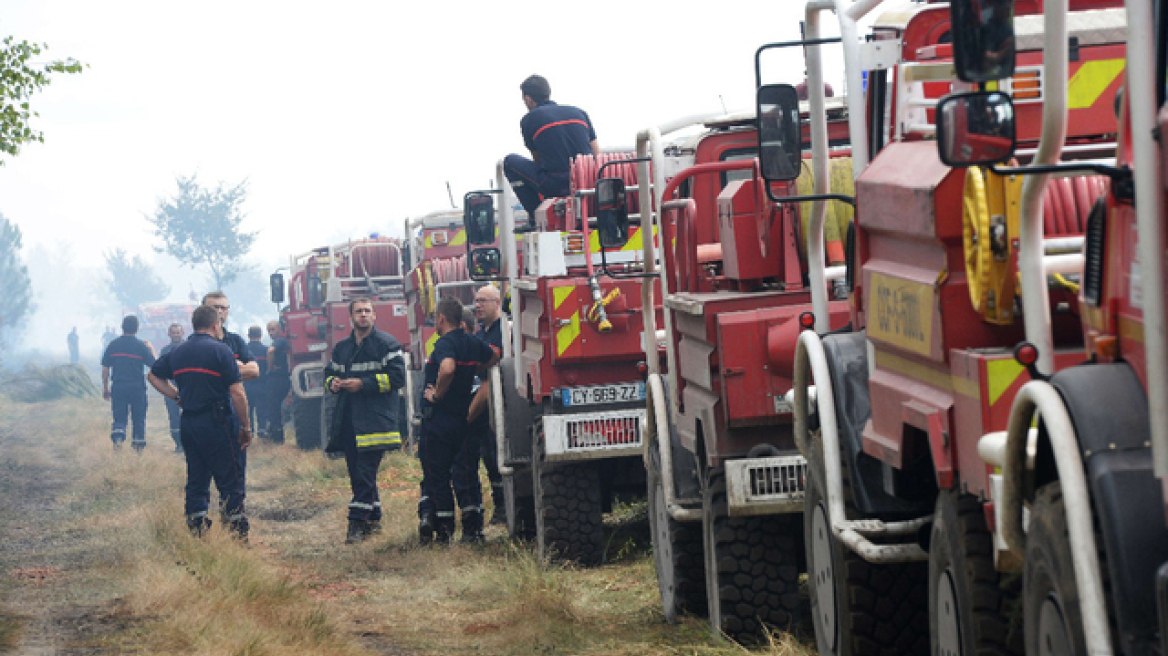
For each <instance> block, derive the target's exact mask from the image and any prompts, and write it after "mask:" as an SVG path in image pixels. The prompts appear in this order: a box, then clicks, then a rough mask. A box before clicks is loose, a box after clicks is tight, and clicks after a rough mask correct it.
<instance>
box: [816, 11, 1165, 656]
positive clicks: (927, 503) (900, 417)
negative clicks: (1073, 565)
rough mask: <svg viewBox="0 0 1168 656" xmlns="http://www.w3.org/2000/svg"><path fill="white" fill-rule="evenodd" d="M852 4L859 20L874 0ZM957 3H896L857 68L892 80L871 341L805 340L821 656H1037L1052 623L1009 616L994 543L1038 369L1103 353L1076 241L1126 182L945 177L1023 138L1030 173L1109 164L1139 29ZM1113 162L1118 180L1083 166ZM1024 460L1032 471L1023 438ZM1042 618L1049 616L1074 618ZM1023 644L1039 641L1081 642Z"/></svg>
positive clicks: (866, 305)
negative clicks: (1088, 347)
mask: <svg viewBox="0 0 1168 656" xmlns="http://www.w3.org/2000/svg"><path fill="white" fill-rule="evenodd" d="M830 4H832V3H818V4H817V5H816V6H815V7H814V8H810V7H811V5H809V12H811V11H813V10H818V9H822V8H827V7H826V6H824V5H830ZM836 4H839V5H840V6H837V7H835V9H836V11H837V12H838V14H839V15H840V16H841V19H842V20H841V23H847V22H850V21H855V20H857V19H859V18H860V17H862V15H863V13H864V12H866V11H868V10H870V9H871V8H872V6H873V5H874V4H876V3H856V4H855V5H848V4H843V3H836ZM958 4H961V5H962V6H961V7H960V8H958V7H957V5H956V4H955V5H954V6H955V8H956V9H957V10H958V11H961V10H965V11H966V12H967V13H966V14H965V15H964V16H956V17H954V18H952V19H951V18H950V16H949V12H948V8H947V7H945V6H944V5H915V6H913V7H910V8H903V7H898V8H896V10H895V11H889V12H888V13H886V14H885V18H878V19H877V21H876V23H875V26H874V29H873V33H874V34H873V38H872V39H871V40H869V41H867V42H865V43H864V44H863V46H860V47H858V48H857V49H856V51H855V52H854V53H853V59H852V61H849V64H848V75H849V78H850V80H853V81H852V82H850V83H849V86H851V87H855V86H859V84H858V83H859V82H860V80H859V79H858V78H859V77H860V73H861V71H864V70H867V71H878V72H874V73H869V77H868V80H867V92H868V97H869V99H870V102H869V103H868V108H869V112H868V116H869V120H868V122H867V124H866V125H862V126H860V127H861V129H864V130H867V129H869V128H870V130H871V131H870V132H869V134H870V135H876V134H878V133H880V132H883V134H886V135H887V137H881V138H877V137H875V136H872V138H871V140H869V139H868V138H864V139H863V141H864V142H865V143H870V144H872V146H873V150H874V151H876V154H875V156H874V157H873V159H872V161H871V163H870V164H869V165H868V166H867V167H865V168H864V169H863V171H862V172H861V173H860V174H859V176H858V178H857V180H856V207H857V211H856V220H855V239H854V243H853V245H852V248H851V250H852V252H853V253H854V256H853V257H854V259H853V261H852V263H851V264H850V267H851V269H852V270H853V275H852V276H851V279H852V280H853V284H852V286H851V287H852V296H851V300H852V308H851V314H852V316H851V323H852V330H851V331H846V332H840V333H837V334H830V335H828V334H826V331H825V330H824V329H823V328H822V327H821V326H820V324H819V321H818V319H819V317H818V316H816V320H817V321H816V330H815V331H810V330H809V331H806V332H804V333H802V334H801V335H800V337H799V341H798V348H797V351H796V366H795V372H794V373H795V386H794V398H793V400H794V406H795V408H794V409H795V438H796V441H797V442H798V443H799V448H800V450H801V451H802V452H803V453H804V454H805V455H806V457H807V460H808V476H807V479H806V487H807V491H806V496H805V510H804V531H805V539H806V548H807V560H808V581H809V584H810V588H811V608H812V619H813V622H814V626H815V632H816V637H817V641H818V645H819V652H820V653H821V654H829V653H836V654H868V653H873V654H875V653H885V652H886V650H890V649H891V650H894V651H896V652H897V653H926V652H929V651H931V652H932V653H946V654H947V653H954V654H973V653H1000V654H1009V653H1021V648H1022V640H1021V637H1022V632H1021V631H1019V630H1018V626H1019V624H1022V623H1024V624H1025V632H1026V634H1027V635H1028V636H1029V634H1030V633H1031V629H1032V624H1037V623H1039V622H1035V621H1033V620H1035V619H1037V615H1036V616H1035V617H1032V613H1031V609H1030V605H1031V604H1030V599H1029V596H1027V600H1026V601H1027V611H1026V613H1025V618H1024V619H1025V622H1020V620H1021V619H1022V617H1021V615H1015V614H1013V613H1014V611H1013V609H1014V608H1016V607H1017V605H1016V602H1017V600H1018V583H1019V580H1018V577H1016V576H1013V574H1014V573H1017V572H1019V571H1021V570H1022V560H1021V559H1020V558H1018V557H1017V554H1014V553H1012V552H1011V551H1010V550H1009V549H1008V548H1007V546H1006V545H1007V543H1006V542H1004V541H1002V540H1001V539H996V538H995V534H994V532H993V531H994V528H995V527H1001V526H1002V525H1003V524H1002V522H1003V517H1002V513H1003V512H1005V511H1006V510H1007V508H1005V507H1003V506H1005V505H1006V504H1005V502H1006V501H1008V500H1011V498H1012V497H1010V495H1009V494H1007V493H1005V491H1004V488H1008V487H1010V486H1009V485H1008V484H1006V483H1005V481H1004V476H1005V472H1002V473H998V472H997V470H996V469H995V467H1000V466H1001V464H1002V463H1001V453H1002V451H1003V450H1004V447H1002V443H1003V441H1004V439H1005V437H1004V435H1005V433H1004V431H1005V429H1006V428H1007V425H1008V423H1009V425H1010V426H1011V427H1013V425H1014V423H1018V424H1019V425H1020V426H1022V427H1021V429H1020V430H1021V432H1022V433H1023V434H1029V433H1030V432H1029V429H1030V427H1031V420H1032V419H1033V417H1034V414H1033V412H1032V410H1033V407H1031V413H1030V414H1029V415H1026V417H1025V419H1024V420H1023V419H1018V420H1013V419H1011V406H1012V405H1014V406H1017V404H1018V403H1019V399H1025V398H1026V396H1027V395H1026V394H1024V393H1023V392H1021V391H1020V390H1021V389H1022V388H1023V384H1024V383H1025V381H1026V378H1027V371H1028V370H1029V372H1030V373H1029V375H1030V376H1040V375H1042V376H1044V375H1048V374H1050V373H1052V372H1054V371H1056V370H1062V369H1065V368H1067V367H1069V366H1070V365H1071V364H1073V363H1075V362H1081V361H1082V360H1083V358H1084V344H1083V332H1082V328H1081V321H1080V315H1081V314H1085V313H1086V312H1085V310H1084V309H1083V305H1082V304H1081V303H1080V302H1079V299H1078V297H1077V289H1076V285H1077V284H1078V283H1076V282H1075V279H1076V278H1077V277H1078V276H1079V273H1078V272H1079V271H1080V270H1081V269H1082V262H1083V259H1082V257H1081V256H1078V255H1077V254H1075V253H1071V254H1069V255H1068V254H1065V253H1064V252H1063V251H1065V250H1067V249H1068V247H1070V248H1072V249H1074V250H1077V249H1078V247H1079V246H1078V245H1081V244H1082V242H1083V237H1082V235H1083V233H1084V231H1089V230H1090V225H1091V221H1092V220H1094V219H1093V218H1092V217H1093V216H1094V215H1095V214H1098V213H1099V212H1101V210H1092V208H1093V207H1097V203H1098V202H1099V201H1098V199H1099V198H1101V197H1104V196H1112V197H1114V196H1115V195H1116V194H1119V195H1120V196H1121V197H1122V195H1123V186H1124V184H1123V183H1122V181H1121V178H1122V175H1118V176H1117V175H1111V174H1113V173H1115V171H1114V170H1113V169H1109V168H1107V167H1102V166H1100V165H1099V164H1097V163H1093V162H1090V161H1087V162H1082V163H1079V164H1077V165H1068V166H1067V167H1065V168H1063V169H1062V170H1061V173H1060V175H1061V176H1062V177H1060V178H1058V179H1057V180H1055V181H1053V182H1050V183H1048V180H1047V179H1046V177H1044V176H1042V175H1032V174H1035V173H1039V172H1041V171H1042V169H1035V168H1032V167H1031V166H1030V165H1029V164H1028V167H1022V168H1011V169H1009V170H1007V171H1003V172H994V171H992V170H982V169H977V168H970V169H968V170H965V169H961V168H958V169H952V168H949V166H950V165H955V164H961V165H964V164H970V163H974V164H976V163H983V162H988V161H1001V160H1002V157H1001V155H1002V154H1003V152H1004V153H1006V154H1008V153H1010V152H1011V151H1013V150H1014V148H1013V145H1014V144H1015V143H1017V144H1019V146H1020V147H1019V148H1018V149H1017V150H1016V151H1015V152H1014V154H1015V155H1017V157H1018V158H1019V160H1021V161H1023V162H1024V163H1031V164H1040V165H1048V164H1052V163H1053V162H1055V161H1057V160H1058V159H1059V156H1060V154H1061V155H1062V156H1063V157H1067V158H1070V159H1075V158H1078V159H1085V160H1090V159H1091V158H1095V157H1106V156H1108V155H1109V154H1110V156H1112V157H1113V156H1114V152H1115V148H1116V134H1117V131H1118V128H1117V122H1116V118H1115V99H1116V92H1117V89H1118V87H1119V86H1120V84H1121V81H1122V80H1121V74H1122V72H1123V69H1124V58H1125V44H1124V40H1125V37H1124V28H1125V25H1126V21H1125V20H1124V15H1123V12H1122V11H1118V10H1115V9H1110V8H1107V5H1109V4H1114V3H1090V2H1081V3H1080V2H1075V3H1072V8H1073V9H1074V11H1071V12H1070V13H1068V12H1067V5H1066V3H1065V2H1063V3H1057V2H1047V3H1046V9H1047V11H1048V12H1050V11H1052V7H1056V6H1057V8H1054V9H1053V11H1054V13H1055V14H1056V15H1058V16H1059V18H1058V20H1057V25H1055V27H1054V29H1053V30H1052V24H1051V22H1050V20H1049V18H1048V19H1047V21H1046V24H1045V26H1044V21H1043V18H1042V17H1041V16H1039V15H1037V11H1038V9H1039V8H1038V7H1037V6H1036V3H1019V4H1018V7H1017V8H1016V9H1017V13H1018V14H1019V15H1018V17H1017V19H1014V16H1013V12H1014V9H1015V8H1014V7H1012V5H1011V3H1010V2H1008V1H1006V2H1001V3H999V2H980V3H976V7H974V6H973V5H974V4H975V3H958ZM1003 7H1004V9H1003ZM955 26H956V27H955ZM1011 26H1012V29H1011ZM983 28H984V29H983ZM979 30H980V31H979ZM971 31H972V32H977V33H978V34H979V35H980V36H978V37H977V38H978V39H980V41H978V42H976V46H971V45H970V44H971V41H970V38H971V37H970V34H971ZM1007 32H1009V33H1008V34H1007ZM812 33H813V31H812V30H809V37H810V36H811V34H812ZM1068 34H1069V35H1072V36H1073V37H1074V38H1073V39H1071V40H1069V41H1068ZM940 35H945V36H946V37H949V36H952V40H953V41H954V42H955V44H956V45H952V46H951V45H949V43H948V42H949V41H950V39H949V38H944V39H938V38H937V37H938V36H940ZM941 41H944V43H941ZM1044 42H1045V43H1046V51H1045V53H1043V52H1042V50H1041V49H1040V48H1041V47H1042V46H1043V44H1044ZM1068 43H1069V44H1070V48H1068ZM963 48H965V49H963ZM847 50H848V46H847V45H846V44H845V52H847ZM882 50H883V51H885V52H881V51H882ZM1015 51H1016V52H1017V62H1018V66H1017V68H1016V69H1015V68H1013V67H1011V70H1010V71H1009V72H1007V73H1005V74H1004V75H998V76H996V77H1001V78H1003V79H1001V80H997V81H996V82H994V88H993V90H992V91H990V92H987V93H986V94H984V95H980V96H975V97H970V96H965V95H961V94H958V95H956V96H953V97H951V98H949V99H946V100H944V101H942V102H941V103H940V104H938V101H937V94H936V86H937V85H938V84H943V86H944V87H948V88H944V89H943V91H944V92H947V91H949V90H950V88H951V89H952V90H962V89H963V88H964V89H967V88H969V87H967V86H966V87H963V86H962V84H961V83H959V82H956V81H954V80H953V71H954V67H955V66H956V68H957V70H958V71H959V72H961V71H963V69H964V70H966V71H967V70H969V66H970V64H969V62H970V61H973V60H974V59H977V58H980V59H981V61H982V62H983V64H985V65H986V66H987V67H989V64H990V63H994V64H995V65H997V64H998V63H1000V62H1001V61H1002V60H1003V59H1005V58H1006V57H1007V54H1008V59H1009V61H1010V62H1011V63H1012V62H1013V61H1014V52H1015ZM888 52H892V53H894V56H892V57H891V58H889V59H885V57H888ZM975 53H976V54H975ZM873 55H874V56H875V61H869V59H871V57H872V56H873ZM953 55H956V58H954V57H953ZM963 58H964V59H963ZM954 59H955V61H954ZM1068 60H1069V61H1068ZM881 61H882V62H884V64H883V65H879V66H874V65H873V64H875V63H879V62H881ZM852 62H858V64H859V65H858V66H853V65H852ZM964 79H966V80H970V79H971V78H969V77H968V76H966V77H965V78H964ZM972 79H974V80H975V81H978V82H982V81H989V78H988V77H980V78H972ZM881 80H883V82H882V81H881ZM1068 80H1069V81H1070V82H1069V83H1068ZM1068 87H1069V88H1073V89H1075V90H1076V93H1075V94H1074V95H1072V96H1069V97H1068V94H1067V89H1068ZM811 91H812V93H815V91H816V90H815V88H814V86H812V89H811ZM1007 93H1012V94H1013V95H1014V97H1015V101H1016V104H1015V105H1010V104H1009V103H1008V102H1007V101H1006V97H1007V96H1006V94H1007ZM883 94H887V95H883ZM876 99H878V100H876ZM1064 99H1067V100H1066V102H1064ZM884 109H887V113H886V114H885V113H883V110H884ZM935 124H936V125H937V127H935ZM878 126H882V127H878ZM1007 128H1008V129H1007ZM934 136H935V137H936V139H935V140H933V139H931V138H932V137H934ZM852 138H853V143H856V142H857V141H858V140H859V138H858V135H857V131H856V130H855V129H853V132H852ZM1003 145H1005V148H1003ZM938 147H940V148H941V150H942V152H943V153H944V155H943V156H942V157H940V158H939V157H938V154H937V151H938ZM1047 172H1049V171H1047ZM1101 172H1103V173H1108V174H1109V176H1110V177H1112V178H1113V179H1112V180H1111V181H1110V182H1108V181H1107V180H1103V179H1100V178H1099V177H1098V176H1097V175H1094V176H1088V175H1085V174H1098V173H1101ZM1100 207H1101V206H1100ZM1086 278H1087V277H1086V276H1084V277H1083V282H1085V281H1086ZM1019 344H1023V346H1020V347H1017V348H1015V347H1016V346H1017V345H1019ZM1038 372H1042V373H1041V374H1039V373H1038ZM1059 376H1063V374H1062V373H1060V374H1058V375H1056V377H1055V378H1056V379H1058V378H1059ZM812 380H813V381H814V385H812V384H811V381H812ZM1022 402H1023V403H1025V401H1024V400H1023V401H1022ZM1109 412H1110V411H1109ZM1042 414H1043V416H1042V418H1041V419H1040V420H1039V421H1038V423H1037V429H1036V430H1035V431H1034V434H1035V435H1036V438H1035V441H1034V444H1035V448H1036V449H1037V451H1035V452H1034V456H1035V460H1034V462H1035V463H1036V469H1031V470H1029V473H1027V472H1026V471H1025V467H1023V468H1022V469H1023V470H1024V471H1023V472H1022V473H1020V474H1018V478H1017V479H1015V482H1017V483H1018V484H1019V485H1020V486H1029V485H1030V484H1031V483H1032V482H1033V481H1034V479H1032V478H1029V476H1037V477H1038V479H1039V482H1041V477H1042V475H1043V474H1042V472H1043V467H1044V465H1043V464H1042V463H1044V462H1046V463H1047V464H1046V465H1045V466H1046V467H1049V466H1050V464H1049V463H1050V462H1051V461H1050V460H1049V458H1050V451H1049V449H1047V450H1046V452H1045V454H1044V450H1043V446H1042V444H1043V441H1042V439H1041V438H1038V437H1037V435H1039V434H1042V433H1044V432H1048V430H1049V429H1048V428H1047V424H1046V422H1047V421H1048V420H1049V417H1048V416H1047V415H1046V410H1045V409H1044V410H1043V411H1042ZM1014 444H1015V445H1017V442H1015V443H1014ZM1020 449H1021V451H1017V450H1015V451H1014V453H1015V455H1017V454H1018V453H1020V454H1021V458H1022V460H1023V461H1025V460H1026V454H1027V451H1026V438H1025V436H1024V437H1023V438H1022V442H1021V447H1020ZM979 454H980V455H979ZM983 458H986V459H985V460H983ZM987 462H989V463H990V464H987ZM1023 478H1025V479H1026V483H1022V482H1021V480H1022V479H1023ZM1016 489H1017V488H1015V490H1016ZM1013 499H1014V500H1016V499H1017V497H1013ZM1017 510H1018V512H1017V513H1016V516H1017V518H1018V520H1019V522H1020V521H1021V509H1020V506H1019V507H1018V508H1017ZM1048 515H1049V513H1044V519H1045V516H1048ZM1032 517H1036V515H1033V514H1032ZM1088 526H1089V525H1088ZM1087 530H1088V532H1090V528H1088V529H1087ZM1161 560H1163V559H1162V558H1161ZM1158 562H1159V561H1157V563H1158ZM1047 575H1048V576H1049V575H1050V572H1049V570H1048V573H1047ZM1029 577H1030V572H1029V571H1027V572H1026V574H1025V578H1026V580H1027V582H1028V585H1029ZM1029 594H1030V593H1027V595H1029ZM1035 607H1036V608H1039V610H1037V611H1035V613H1038V614H1041V613H1047V621H1048V626H1054V624H1057V622H1056V621H1055V620H1054V619H1051V618H1053V617H1054V616H1055V615H1058V614H1059V613H1061V612H1063V611H1064V610H1065V606H1063V607H1055V606H1051V605H1046V604H1045V603H1044V602H1041V601H1040V602H1037V603H1036V604H1035ZM1060 617H1066V616H1065V615H1064V616H1060ZM1060 621H1061V620H1060ZM1055 633H1056V632H1054V631H1051V632H1049V633H1048V634H1047V635H1049V636H1051V637H1052V639H1053V637H1054V634H1055ZM1027 642H1028V643H1029V644H1028V645H1027V651H1031V653H1064V652H1063V650H1062V649H1061V647H1060V646H1059V645H1057V644H1055V643H1053V642H1050V643H1044V645H1043V646H1042V649H1039V646H1040V645H1038V644H1036V643H1032V642H1030V638H1029V637H1028V638H1027ZM1052 644H1053V645H1055V646H1054V647H1051V646H1050V645H1052ZM1050 649H1053V651H1047V650H1050Z"/></svg>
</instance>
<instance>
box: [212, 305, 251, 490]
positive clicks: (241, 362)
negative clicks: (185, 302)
mask: <svg viewBox="0 0 1168 656" xmlns="http://www.w3.org/2000/svg"><path fill="white" fill-rule="evenodd" d="M203 305H207V306H210V307H212V308H215V312H216V313H217V314H218V316H219V328H220V337H218V339H219V341H220V342H223V343H224V344H226V345H227V348H229V349H231V353H232V355H234V356H235V362H236V364H237V365H238V366H239V377H240V380H242V381H249V380H253V379H255V378H258V377H259V375H260V367H259V365H258V364H256V362H255V360H254V359H253V358H252V357H251V351H249V350H248V348H247V342H245V341H243V338H242V337H240V336H239V335H238V334H236V333H233V332H231V331H230V330H227V316H228V314H229V313H230V312H231V303H230V302H228V300H227V294H224V293H223V292H222V291H218V290H216V291H213V292H208V293H207V294H206V295H204V296H203ZM245 392H246V390H245ZM239 420H240V421H245V420H247V415H246V414H244V415H241V416H240V417H239ZM248 430H249V433H248V434H249V436H250V430H251V427H250V426H249V427H248ZM249 439H250V438H249ZM236 455H237V456H238V458H239V492H240V494H241V495H246V494H247V492H246V490H247V451H245V450H244V449H239V451H238V452H237V454H236ZM219 502H220V503H225V502H226V499H225V498H224V497H223V495H222V492H220V495H219Z"/></svg>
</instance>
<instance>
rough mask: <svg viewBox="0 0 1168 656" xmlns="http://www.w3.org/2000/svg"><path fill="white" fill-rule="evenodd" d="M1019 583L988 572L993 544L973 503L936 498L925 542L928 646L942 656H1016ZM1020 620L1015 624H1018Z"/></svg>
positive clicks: (960, 497)
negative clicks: (929, 534) (1015, 615)
mask: <svg viewBox="0 0 1168 656" xmlns="http://www.w3.org/2000/svg"><path fill="white" fill-rule="evenodd" d="M1021 583H1022V581H1021V577H1020V576H1018V575H1010V574H1007V575H1001V574H999V573H998V572H997V570H996V569H994V538H993V535H992V534H991V533H990V532H989V529H988V528H987V527H986V521H985V512H984V509H983V508H982V504H981V502H979V501H978V500H977V499H976V498H974V497H972V496H970V495H968V494H961V493H960V492H958V491H956V490H942V491H941V493H940V494H939V495H938V496H937V509H936V512H935V513H934V515H933V532H932V537H931V539H930V540H929V608H931V609H932V612H930V613H929V641H930V644H931V645H932V653H934V654H940V655H943V656H1020V655H1021V654H1022V631H1021V626H1020V624H1021V622H1020V621H1019V622H1016V623H1015V624H1016V625H1017V628H1015V629H1014V630H1011V628H1010V627H1011V622H1010V616H1011V614H1012V613H1013V612H1015V611H1018V612H1020V611H1021V607H1020V605H1019V604H1018V602H1019V601H1020V594H1019V593H1020V592H1021V590H1020V587H1021ZM1019 619H1020V618H1019Z"/></svg>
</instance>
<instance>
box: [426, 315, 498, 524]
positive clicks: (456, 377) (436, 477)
mask: <svg viewBox="0 0 1168 656" xmlns="http://www.w3.org/2000/svg"><path fill="white" fill-rule="evenodd" d="M434 330H435V332H437V333H438V335H439V336H440V337H439V339H438V341H437V342H435V343H434V350H433V351H432V352H431V353H430V359H429V360H427V361H426V388H425V393H424V395H423V399H424V400H423V403H422V418H423V422H422V440H421V442H419V444H418V457H419V458H420V459H421V461H422V498H421V499H419V500H418V518H419V520H420V523H419V524H418V537H419V539H420V540H421V542H422V544H428V543H430V542H431V541H437V542H440V543H447V542H449V541H450V538H451V537H452V536H453V534H454V495H453V493H452V492H451V480H450V471H451V467H452V466H453V465H454V459H455V457H456V456H457V455H458V454H459V453H460V452H461V451H462V450H463V447H464V446H465V443H466V429H467V422H466V416H467V413H468V412H469V411H470V402H471V391H470V390H471V386H472V385H473V384H474V377H475V373H476V372H478V371H479V369H480V367H491V366H494V365H495V363H497V362H498V361H499V352H498V351H496V350H495V349H493V348H491V347H490V346H488V345H487V343H486V342H484V341H482V340H480V339H478V338H477V337H475V336H473V335H468V334H466V331H464V330H463V329H462V304H461V303H459V302H458V299H455V298H450V297H447V298H443V299H442V300H441V301H439V302H438V306H437V307H436V308H435V310H434ZM462 522H463V523H462V531H463V540H464V541H467V542H471V541H476V540H478V539H480V538H481V535H482V530H483V515H482V512H478V513H467V514H466V515H464V516H463V518H462Z"/></svg>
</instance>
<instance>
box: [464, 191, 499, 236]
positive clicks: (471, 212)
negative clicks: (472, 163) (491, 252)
mask: <svg viewBox="0 0 1168 656" xmlns="http://www.w3.org/2000/svg"><path fill="white" fill-rule="evenodd" d="M462 223H463V225H464V226H465V227H466V243H467V245H468V246H485V245H487V244H493V243H495V199H494V198H492V197H491V195H490V194H484V193H482V192H481V191H472V192H470V193H469V194H467V195H466V196H464V197H463V199H462Z"/></svg>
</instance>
